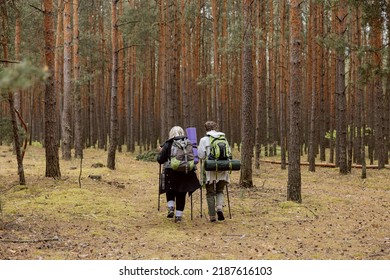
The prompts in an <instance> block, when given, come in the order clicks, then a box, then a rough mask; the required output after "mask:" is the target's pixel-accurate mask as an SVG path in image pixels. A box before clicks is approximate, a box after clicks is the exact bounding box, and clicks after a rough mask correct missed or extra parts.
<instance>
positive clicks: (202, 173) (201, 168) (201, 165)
mask: <svg viewBox="0 0 390 280" xmlns="http://www.w3.org/2000/svg"><path fill="white" fill-rule="evenodd" d="M200 173H201V175H202V178H201V180H202V185H201V186H200V218H203V213H202V198H203V195H202V189H203V187H204V184H205V183H204V182H205V180H204V172H203V160H200Z"/></svg>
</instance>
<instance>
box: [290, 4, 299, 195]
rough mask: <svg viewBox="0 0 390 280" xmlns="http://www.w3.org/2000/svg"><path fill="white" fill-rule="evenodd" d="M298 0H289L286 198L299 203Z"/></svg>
mask: <svg viewBox="0 0 390 280" xmlns="http://www.w3.org/2000/svg"><path fill="white" fill-rule="evenodd" d="M300 3H302V2H301V1H299V0H291V2H290V104H289V106H290V132H289V133H290V137H289V145H288V154H289V156H288V182H287V200H291V201H294V202H298V203H301V202H302V196H301V166H300V165H301V159H300V154H301V153H300V135H301V125H300V114H301V108H300V107H301V106H300V104H301V90H302V85H301V81H302V72H301V65H302V58H301V52H302V39H301V30H302V29H301V28H302V22H301V19H300V16H301V7H300Z"/></svg>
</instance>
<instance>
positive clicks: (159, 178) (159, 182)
mask: <svg viewBox="0 0 390 280" xmlns="http://www.w3.org/2000/svg"><path fill="white" fill-rule="evenodd" d="M161 184H162V182H161V164H160V169H159V172H158V196H157V210H158V211H160V185H161Z"/></svg>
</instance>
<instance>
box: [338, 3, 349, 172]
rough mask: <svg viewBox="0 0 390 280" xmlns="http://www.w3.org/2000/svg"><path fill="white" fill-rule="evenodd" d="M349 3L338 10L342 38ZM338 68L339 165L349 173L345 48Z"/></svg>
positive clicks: (341, 53)
mask: <svg viewBox="0 0 390 280" xmlns="http://www.w3.org/2000/svg"><path fill="white" fill-rule="evenodd" d="M347 15H348V9H347V3H346V2H345V0H342V1H341V2H340V6H339V9H338V12H337V20H338V35H339V37H340V38H343V37H344V36H346V34H345V33H346V32H345V30H346V23H347ZM336 64H337V68H336V97H337V118H336V122H337V134H336V137H337V138H338V141H339V167H340V173H341V174H347V173H348V166H347V105H346V102H347V101H346V86H345V51H344V48H339V49H338V50H337V62H336Z"/></svg>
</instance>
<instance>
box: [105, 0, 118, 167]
mask: <svg viewBox="0 0 390 280" xmlns="http://www.w3.org/2000/svg"><path fill="white" fill-rule="evenodd" d="M117 2H118V0H111V32H112V34H111V55H112V61H111V63H112V68H111V110H110V111H111V115H110V145H109V148H108V156H107V167H108V168H109V169H112V170H114V169H115V154H116V148H117V143H118V101H117V91H118V25H117Z"/></svg>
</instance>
